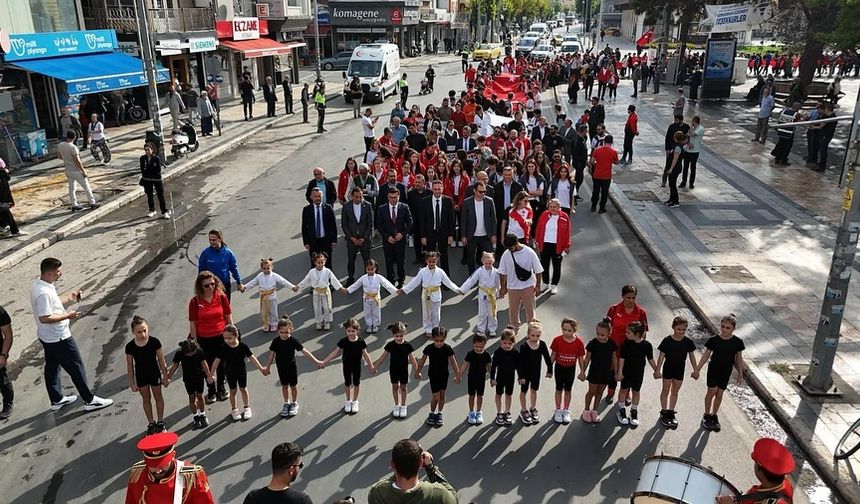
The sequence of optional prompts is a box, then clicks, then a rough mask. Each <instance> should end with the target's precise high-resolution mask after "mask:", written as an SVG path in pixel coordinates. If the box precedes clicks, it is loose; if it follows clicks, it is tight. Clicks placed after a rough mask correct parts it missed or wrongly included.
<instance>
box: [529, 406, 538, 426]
mask: <svg viewBox="0 0 860 504" xmlns="http://www.w3.org/2000/svg"><path fill="white" fill-rule="evenodd" d="M529 413H531V415H532V423H540V413H539V412H538V410H537V408H530V409H529Z"/></svg>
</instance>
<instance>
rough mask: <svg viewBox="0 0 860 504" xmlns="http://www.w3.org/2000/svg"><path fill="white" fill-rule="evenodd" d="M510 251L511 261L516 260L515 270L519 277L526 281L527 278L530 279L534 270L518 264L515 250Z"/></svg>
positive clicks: (520, 279)
mask: <svg viewBox="0 0 860 504" xmlns="http://www.w3.org/2000/svg"><path fill="white" fill-rule="evenodd" d="M510 252H511V261H513V262H514V272H515V273H516V275H517V278H518V279H519V281H520V282H525V281H526V280H528V279H529V278H531V277H532V272H531V271H529V270H527V269H525V268H523V267H522V266H520V265H519V264H517V260H516V259H515V258H514V252H513V251H510Z"/></svg>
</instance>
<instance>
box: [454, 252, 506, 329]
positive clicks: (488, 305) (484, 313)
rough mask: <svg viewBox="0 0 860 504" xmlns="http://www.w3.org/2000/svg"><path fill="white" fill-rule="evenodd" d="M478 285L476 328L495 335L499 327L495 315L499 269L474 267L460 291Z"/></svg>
mask: <svg viewBox="0 0 860 504" xmlns="http://www.w3.org/2000/svg"><path fill="white" fill-rule="evenodd" d="M476 284H477V285H478V327H477V328H476V330H477V331H478V332H482V333H484V334H486V335H488V336H495V335H496V329H498V327H499V319H498V317H496V308H497V307H496V302H497V301H498V299H499V285H500V281H499V270H498V269H496V268H495V267H494V266H492V265H491V266H490V267H489V268H487V267H486V266H481V267H480V268H478V269H476V270H475V272H474V273H472V276H470V277H469V278H468V279H467V280H466V281H465V282H464V283H463V285H461V286H460V291H461V292H463V293H466V292H468V291H469V290H470V289H471V288H472V287H474V286H475V285H476Z"/></svg>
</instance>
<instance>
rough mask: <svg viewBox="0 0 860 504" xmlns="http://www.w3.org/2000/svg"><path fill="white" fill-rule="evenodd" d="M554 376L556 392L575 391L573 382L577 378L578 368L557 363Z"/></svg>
mask: <svg viewBox="0 0 860 504" xmlns="http://www.w3.org/2000/svg"><path fill="white" fill-rule="evenodd" d="M553 374H554V375H555V390H556V392H561V391H562V390H567V391H568V392H570V391H571V390H573V380H574V378H575V377H576V366H560V365H559V364H558V363H556V364H555V370H554V372H553Z"/></svg>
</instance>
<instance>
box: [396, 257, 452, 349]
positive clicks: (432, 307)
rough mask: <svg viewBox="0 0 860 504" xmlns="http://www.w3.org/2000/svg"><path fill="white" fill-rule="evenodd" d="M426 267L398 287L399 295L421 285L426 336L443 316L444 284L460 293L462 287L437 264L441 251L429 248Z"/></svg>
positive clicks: (422, 317) (422, 318)
mask: <svg viewBox="0 0 860 504" xmlns="http://www.w3.org/2000/svg"><path fill="white" fill-rule="evenodd" d="M424 261H425V267H423V268H421V269H420V270H418V273H416V275H415V277H414V278H413V279H412V280H410V281H409V282H408V283H407V284H406V285H404V286H403V287H400V288H398V289H397V294H398V295H403V294H409V293H410V292H412V291H413V290H415V289H416V288H417V287H421V300H422V301H423V302H422V303H421V320H422V322H423V329H424V336H427V337H429V335H430V334H431V333H432V331H433V329H434V328H436V327H439V323H440V322H441V318H442V286H445V287H447V288H449V289H451V290H452V291H454V292H456V293H459V292H460V288H459V286H458V285H457V284H455V283H454V282H452V281H451V279H450V278H449V277H448V274H447V273H446V272H445V270H444V269H442V268H440V267H438V266H437V263H438V262H439V253H438V252H436V251H435V250H429V251H427V252H425V253H424Z"/></svg>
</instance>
